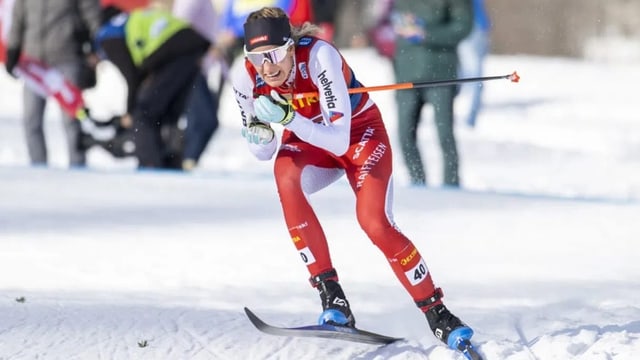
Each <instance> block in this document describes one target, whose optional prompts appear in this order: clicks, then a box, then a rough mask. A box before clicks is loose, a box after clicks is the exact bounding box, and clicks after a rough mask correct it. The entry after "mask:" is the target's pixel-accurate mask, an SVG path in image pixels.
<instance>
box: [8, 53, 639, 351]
mask: <svg viewBox="0 0 640 360" xmlns="http://www.w3.org/2000/svg"><path fill="white" fill-rule="evenodd" d="M371 55H372V54H371V53H370V52H369V51H367V50H365V51H362V50H360V51H353V50H349V51H345V56H346V57H347V59H348V60H349V61H350V62H351V63H352V66H353V68H354V69H355V71H356V72H357V74H358V75H359V76H360V78H361V79H362V81H363V82H364V83H365V84H367V85H379V84H386V83H390V82H393V79H392V76H391V68H390V66H389V64H388V63H387V62H385V61H384V60H383V59H379V58H376V59H375V60H373V61H372V60H370V59H369V57H370V56H371ZM513 70H518V72H519V73H520V75H521V76H522V80H521V83H520V84H510V83H508V82H506V81H497V82H490V83H487V84H486V106H485V108H484V112H483V113H482V114H481V117H480V119H479V124H478V126H477V127H476V128H475V129H468V128H466V127H465V126H464V125H463V124H462V121H460V122H459V125H458V126H457V128H456V131H457V135H458V139H459V142H460V152H461V157H462V161H463V163H462V173H463V174H462V178H463V183H464V190H460V191H453V190H447V189H443V188H440V187H439V178H440V174H441V172H440V169H439V167H440V165H439V153H438V148H437V145H436V144H437V142H436V137H435V129H434V126H433V120H432V115H431V112H430V108H429V107H425V111H424V114H423V115H424V120H425V121H424V125H423V126H422V127H421V133H420V136H421V139H422V143H423V150H424V152H425V153H424V155H425V158H426V161H427V164H428V170H429V181H430V183H431V184H432V185H433V186H431V187H429V188H427V189H416V188H411V187H408V186H407V178H406V173H405V170H404V167H403V165H402V162H401V159H399V158H397V156H398V154H397V152H396V154H394V156H396V158H397V161H396V177H395V178H396V191H395V201H394V204H395V206H394V209H395V219H396V222H397V223H398V225H399V227H400V228H401V229H402V230H403V231H404V232H405V233H406V234H407V235H408V236H409V237H410V238H412V239H413V240H414V242H415V243H416V244H417V246H418V247H419V249H421V252H422V253H423V255H424V256H425V257H426V259H427V263H428V265H429V267H430V271H431V272H432V274H433V276H434V279H435V281H436V283H437V284H438V285H439V286H442V287H443V289H444V291H445V295H446V298H445V302H446V304H447V305H448V306H449V307H450V308H451V309H452V310H453V311H454V312H455V313H456V314H457V315H459V316H460V317H461V318H462V319H463V320H465V321H466V322H468V323H469V324H470V325H471V326H472V327H473V328H474V330H475V331H476V335H475V336H474V340H475V342H476V344H477V346H478V348H479V349H480V351H481V352H482V353H483V354H484V355H485V356H486V358H487V359H491V360H493V359H495V360H499V359H509V360H520V359H540V360H543V359H544V360H548V359H563V360H564V359H581V360H591V359H593V360H601V359H602V360H604V359H616V360H626V359H629V360H630V359H637V358H638V357H640V306H639V305H638V299H640V280H638V279H640V264H639V263H638V261H637V258H638V254H640V251H639V250H638V249H639V248H640V245H638V243H637V241H638V239H640V225H638V220H637V219H638V214H640V212H639V210H640V122H639V121H638V120H639V117H638V113H639V111H638V110H640V105H638V103H637V99H636V96H635V95H633V94H634V93H635V91H634V87H635V84H637V83H638V82H639V81H640V66H639V65H637V64H629V63H620V64H618V63H616V64H612V63H604V62H586V61H575V60H568V59H558V58H536V57H526V56H491V57H490V58H489V61H488V67H487V74H492V75H493V74H507V73H510V72H512V71H513ZM101 71H102V72H101V81H102V83H101V85H100V87H98V88H96V89H95V90H92V91H91V92H89V93H88V94H87V97H88V101H89V104H90V105H91V107H92V110H93V111H94V114H96V115H97V116H108V115H110V114H112V113H117V112H118V111H120V110H121V109H122V103H121V100H122V96H123V92H122V91H123V89H122V84H121V82H120V81H119V79H118V77H117V76H115V75H113V73H112V69H110V68H109V67H107V66H104V67H103V68H102V69H101ZM103 74H104V76H102V75H103ZM20 88H21V87H20V84H19V83H18V82H16V81H14V80H12V79H10V78H7V76H6V75H4V74H0V91H1V93H2V98H1V99H0V199H1V200H0V241H1V242H0V243H1V244H2V251H1V252H0V273H2V274H4V276H2V277H0V359H3V360H4V359H12V360H13V359H36V358H38V359H376V360H378V359H432V360H445V359H446V360H448V359H461V356H460V355H458V354H456V353H454V352H452V351H450V350H448V349H447V348H445V347H444V346H441V345H440V344H438V343H437V341H436V340H435V338H434V337H433V335H431V334H430V333H429V331H428V329H427V325H426V321H425V320H424V317H423V316H422V315H421V314H420V313H419V312H418V310H417V309H416V308H415V306H414V305H413V304H412V302H411V300H410V299H409V298H408V296H407V295H406V293H405V292H404V290H403V289H402V288H401V286H400V285H399V283H398V282H397V281H396V280H395V278H394V277H393V274H392V272H391V271H390V269H389V268H388V266H387V264H386V261H385V259H384V258H383V257H382V256H381V254H380V253H379V252H378V251H377V249H376V248H375V247H374V246H372V245H371V243H370V242H369V240H368V239H366V237H365V236H364V234H363V233H362V232H361V231H360V229H359V228H358V226H357V224H356V220H355V216H354V214H353V197H352V195H351V194H350V191H349V188H348V186H347V184H346V183H345V182H344V181H339V182H338V183H336V184H334V185H333V186H331V187H329V188H328V189H326V190H325V191H323V192H321V193H319V194H316V195H314V197H313V198H312V201H313V202H314V204H315V206H316V208H317V210H318V213H319V215H320V218H321V220H322V221H323V224H325V230H326V233H327V236H328V237H329V239H330V242H331V246H332V252H333V256H334V264H335V265H336V267H337V268H338V270H339V272H340V274H341V280H342V283H343V286H344V288H345V291H346V292H347V296H348V297H349V300H350V301H351V303H352V307H353V309H354V312H355V315H356V317H357V320H358V324H359V326H360V327H362V328H364V329H368V330H372V331H378V332H382V333H385V334H388V335H393V336H399V337H405V338H406V339H407V341H405V342H401V343H397V344H393V345H389V346H384V347H376V346H371V345H362V344H352V343H346V342H340V341H329V340H314V339H288V338H280V337H274V336H269V335H264V334H261V333H259V332H258V331H257V330H255V329H254V328H253V327H252V325H251V324H250V323H249V322H248V321H247V319H246V317H245V316H244V313H243V311H242V308H243V306H249V307H251V308H252V309H254V310H255V311H256V312H257V313H258V314H259V315H262V316H263V317H264V319H265V320H267V321H269V322H271V323H274V324H278V325H286V326H293V325H300V324H306V323H310V322H313V321H315V318H316V317H317V315H318V313H319V307H320V306H319V302H318V298H317V294H316V292H315V290H313V289H311V288H310V287H309V286H308V284H307V280H306V279H307V273H306V270H305V269H304V267H303V266H302V264H301V263H300V262H299V261H298V260H297V257H298V255H297V254H296V251H295V250H294V248H293V246H291V244H290V242H289V240H288V235H287V233H286V229H285V226H284V224H283V221H282V219H281V210H280V208H279V203H278V200H277V196H276V194H275V190H274V184H273V180H272V178H271V175H270V170H271V163H259V162H257V161H255V160H254V159H253V158H252V157H251V155H250V154H249V153H248V151H246V149H245V148H244V143H243V140H242V138H241V137H240V136H239V124H238V115H237V110H236V109H235V108H234V106H235V104H234V102H233V99H232V98H231V95H230V94H229V92H228V91H225V93H224V95H223V100H222V108H221V114H222V116H221V121H222V128H221V130H220V132H219V133H218V134H216V136H215V138H214V140H213V141H212V143H211V145H210V146H209V149H208V151H207V153H206V155H205V158H204V159H203V162H202V164H201V166H200V168H199V169H197V170H196V171H195V172H193V173H190V174H176V173H171V172H137V171H135V170H134V166H135V163H134V162H133V161H132V160H124V161H122V160H121V161H114V160H112V159H110V158H109V157H108V155H106V154H105V153H103V152H101V151H100V150H97V149H96V150H92V151H91V153H90V154H89V155H90V157H89V165H90V168H89V169H88V170H66V169H65V166H66V154H65V153H64V148H63V145H62V142H63V138H62V130H61V126H60V124H59V122H60V116H59V112H58V110H57V109H56V108H55V107H54V106H51V107H50V108H49V109H48V120H47V124H46V125H47V128H46V130H47V136H48V140H49V148H50V156H51V163H52V165H51V167H49V168H31V167H29V166H28V165H27V163H28V161H27V155H26V149H25V147H24V144H23V142H22V133H21V128H20V121H19V113H20ZM121 95H122V96H121ZM373 96H374V99H375V100H376V101H377V102H378V103H379V104H380V107H381V109H382V111H383V113H384V114H385V119H386V121H387V124H388V126H389V129H390V132H391V134H395V115H394V111H395V104H394V102H393V94H392V93H390V92H379V93H375V94H373ZM465 101H466V98H465V95H464V94H463V95H462V96H461V97H460V101H459V103H458V107H457V110H459V113H461V114H462V113H464V105H465ZM394 141H396V140H395V139H394ZM143 341H146V342H147V346H145V347H141V346H139V343H142V342H143Z"/></svg>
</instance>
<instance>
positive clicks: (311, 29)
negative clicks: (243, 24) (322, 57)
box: [247, 7, 320, 42]
mask: <svg viewBox="0 0 640 360" xmlns="http://www.w3.org/2000/svg"><path fill="white" fill-rule="evenodd" d="M270 18H276V19H279V18H285V19H287V20H289V16H288V15H287V13H286V12H285V11H284V10H282V9H281V8H279V7H263V8H262V9H260V10H256V11H254V12H252V13H251V14H249V16H248V17H247V22H249V21H251V20H257V19H270ZM289 24H290V26H291V38H293V40H295V41H296V42H298V40H300V38H301V37H304V36H315V35H317V34H318V33H320V28H319V27H318V26H316V25H314V24H312V23H310V22H308V21H307V22H305V23H304V24H302V26H293V25H291V23H289Z"/></svg>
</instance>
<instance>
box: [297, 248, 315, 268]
mask: <svg viewBox="0 0 640 360" xmlns="http://www.w3.org/2000/svg"><path fill="white" fill-rule="evenodd" d="M299 254H300V257H301V258H302V262H304V264H305V265H311V264H313V263H314V262H316V258H315V257H313V253H312V252H311V250H309V248H308V247H305V248H304V249H300V252H299Z"/></svg>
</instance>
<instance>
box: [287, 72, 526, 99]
mask: <svg viewBox="0 0 640 360" xmlns="http://www.w3.org/2000/svg"><path fill="white" fill-rule="evenodd" d="M502 79H504V80H510V81H511V82H515V83H517V82H518V81H520V76H519V75H518V73H517V72H515V71H514V72H513V73H511V74H508V75H498V76H483V77H473V78H465V79H451V80H436V81H423V82H405V83H397V84H389V85H379V86H364V87H359V88H350V89H348V90H349V94H359V93H364V92H369V91H382V90H405V89H419V88H425V87H435V86H446V85H457V84H463V83H469V82H482V81H489V80H502ZM317 95H318V93H317V92H314V91H311V92H304V93H298V94H294V95H293V98H294V99H304V98H310V97H314V96H317Z"/></svg>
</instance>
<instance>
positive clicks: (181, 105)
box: [96, 6, 210, 169]
mask: <svg viewBox="0 0 640 360" xmlns="http://www.w3.org/2000/svg"><path fill="white" fill-rule="evenodd" d="M96 43H97V44H98V49H99V51H100V53H101V54H102V55H104V56H105V57H106V58H107V59H108V60H109V61H110V62H112V63H113V64H114V65H115V66H116V67H117V68H118V70H120V72H121V73H122V75H123V77H124V79H125V81H126V83H127V90H128V95H127V113H126V114H125V115H123V116H122V117H121V119H120V124H121V125H122V126H123V127H128V128H130V129H131V132H130V134H129V136H130V137H131V138H132V140H133V143H134V144H135V151H134V153H135V156H136V157H137V158H138V166H139V167H140V168H165V169H182V147H183V141H182V139H183V137H184V136H183V131H182V129H180V128H179V127H178V119H179V117H180V115H181V114H182V113H183V111H184V109H185V107H186V100H187V98H188V95H189V94H190V90H191V88H192V85H193V83H194V81H195V79H196V76H197V74H198V73H199V71H200V60H201V58H202V56H203V55H204V54H205V53H206V51H207V50H208V48H209V45H210V43H209V40H207V39H206V38H204V37H203V36H202V35H200V34H199V33H198V32H196V31H195V30H194V29H193V28H191V27H190V26H189V24H188V23H187V22H185V21H183V20H180V19H178V18H176V17H174V16H172V15H171V14H170V13H168V12H165V11H160V10H151V9H141V10H133V11H132V12H130V13H126V12H123V11H122V10H121V9H119V8H118V7H115V6H107V7H105V8H104V9H103V10H102V26H101V28H100V29H99V31H98V33H97V36H96Z"/></svg>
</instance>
